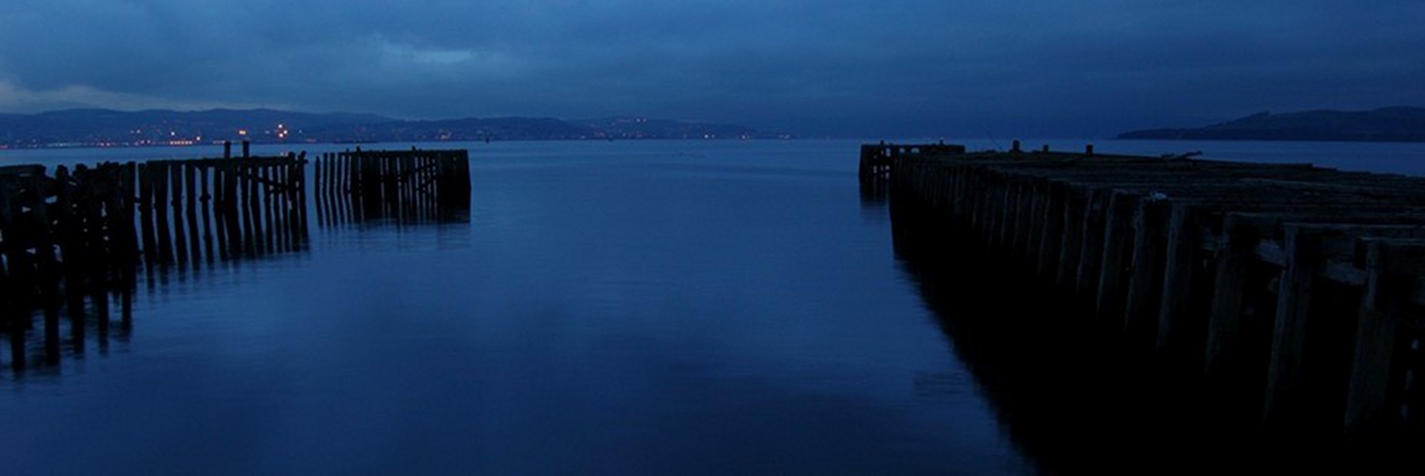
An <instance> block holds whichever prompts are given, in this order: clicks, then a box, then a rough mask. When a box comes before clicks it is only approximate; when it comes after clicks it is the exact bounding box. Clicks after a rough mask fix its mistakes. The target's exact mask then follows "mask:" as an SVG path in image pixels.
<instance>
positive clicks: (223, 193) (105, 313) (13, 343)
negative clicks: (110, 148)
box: [0, 141, 470, 370]
mask: <svg viewBox="0 0 1425 476" xmlns="http://www.w3.org/2000/svg"><path fill="white" fill-rule="evenodd" d="M247 145H248V143H247V141H244V142H243V155H242V156H241V157H225V158H222V159H194V160H159V161H149V162H143V163H133V162H130V163H125V164H116V163H104V164H101V165H99V166H97V167H88V166H84V165H79V166H76V167H74V168H73V170H72V171H71V169H70V168H68V167H63V166H61V167H58V168H56V169H55V173H54V175H53V176H49V175H46V173H45V167H44V166H40V165H23V166H10V167H0V310H3V312H4V316H3V320H0V324H3V326H4V327H3V329H4V330H6V331H8V333H9V337H10V341H9V346H10V349H11V352H10V353H11V355H10V362H9V366H10V367H12V368H14V369H16V370H21V369H24V368H26V367H27V366H28V365H29V364H28V362H30V361H31V360H32V358H31V357H30V355H29V350H32V349H29V348H28V347H27V345H26V342H27V336H29V335H31V334H34V333H35V332H34V330H33V329H32V327H33V325H34V324H33V319H32V317H33V316H32V313H33V312H34V311H35V310H39V309H43V311H44V328H43V331H42V332H41V334H42V335H43V343H44V345H43V348H42V349H37V350H36V351H37V352H38V353H39V354H40V355H42V356H43V360H44V362H45V363H46V364H54V363H58V359H59V356H60V355H61V351H60V348H61V340H63V339H62V338H61V334H63V333H65V331H64V329H65V328H67V333H68V335H69V338H68V339H67V341H68V342H69V343H70V344H69V345H70V352H71V353H73V354H75V355H79V354H82V353H83V349H84V346H85V343H86V339H85V332H86V329H90V328H94V329H97V332H98V334H99V340H98V341H99V343H100V345H101V346H104V345H107V342H108V337H109V327H110V326H109V324H110V319H109V307H110V301H111V300H117V301H118V302H119V304H120V306H121V308H122V309H121V311H120V313H121V316H122V320H121V323H122V325H121V327H120V329H121V331H122V332H127V329H128V328H129V324H130V323H131V319H132V297H133V296H132V295H133V291H134V287H135V286H134V281H135V279H134V278H135V275H136V274H137V268H138V265H139V264H143V265H144V269H145V270H146V271H147V274H148V276H149V279H150V285H153V278H154V275H155V274H156V273H157V274H163V273H166V272H167V271H168V270H172V269H176V270H178V271H183V270H187V269H198V268H199V267H201V266H204V265H212V264H214V263H216V262H219V261H232V260H239V259H250V258H257V257H263V256H269V255H272V254H274V253H281V252H289V251H299V250H304V249H306V248H307V247H308V244H309V243H310V238H309V234H308V231H309V230H308V225H307V224H308V217H307V210H308V205H307V194H308V192H307V188H308V184H307V181H306V177H307V175H306V174H307V172H306V168H307V160H306V157H305V155H306V154H305V153H303V154H288V155H285V156H275V157H252V156H248V150H247ZM224 149H225V151H224V154H225V155H228V154H230V153H231V149H230V144H225V145H224ZM315 169H316V171H317V173H318V176H319V180H318V181H316V182H315V183H316V184H317V189H318V190H319V197H318V198H319V200H318V203H317V206H316V209H317V210H318V211H319V212H320V213H321V214H322V216H324V217H325V220H326V223H336V222H341V221H355V220H369V219H377V218H392V219H397V220H401V221H423V220H432V221H437V220H454V219H459V218H461V217H463V218H464V219H465V220H468V218H469V209H470V168H469V158H468V153H467V152H466V151H464V150H453V151H420V150H411V151H393V152H388V151H372V152H361V151H359V150H358V151H357V152H344V153H340V154H328V155H327V156H326V158H325V160H322V161H319V162H318V163H317V164H316V166H315ZM61 311H63V312H65V313H66V314H67V315H68V317H69V319H67V320H64V321H62V320H61V319H60V314H61Z"/></svg>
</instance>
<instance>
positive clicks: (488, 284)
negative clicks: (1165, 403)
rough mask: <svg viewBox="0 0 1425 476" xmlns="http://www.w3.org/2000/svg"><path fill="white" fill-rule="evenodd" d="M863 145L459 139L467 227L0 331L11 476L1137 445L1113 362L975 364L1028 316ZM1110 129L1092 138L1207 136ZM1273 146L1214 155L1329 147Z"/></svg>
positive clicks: (3, 443) (848, 468)
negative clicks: (107, 324)
mask: <svg viewBox="0 0 1425 476" xmlns="http://www.w3.org/2000/svg"><path fill="white" fill-rule="evenodd" d="M857 145H858V143H857V142H851V141H841V142H835V141H828V142H818V141H795V142H612V143H604V142H572V143H565V142H548V143H539V142H536V143H496V144H488V145H487V144H457V145H456V146H457V147H459V146H465V147H469V148H470V149H471V157H472V169H473V174H474V179H473V197H472V200H471V204H472V210H471V212H470V216H469V221H468V222H459V221H457V222H454V223H443V224H415V225H412V224H399V223H391V222H368V223H360V224H354V225H343V226H338V227H320V226H318V225H317V224H316V223H312V225H311V226H312V238H311V243H310V249H307V250H302V251H295V252H289V253H286V254H282V255H278V256H273V257H267V258H263V259H261V260H257V261H242V262H233V263H227V264H220V265H218V266H214V267H211V268H203V269H201V270H197V271H193V270H189V271H184V272H179V271H169V272H167V273H161V274H155V278H154V280H153V282H152V283H151V284H150V283H146V282H143V280H141V282H140V283H139V285H138V286H139V289H138V293H137V297H136V298H135V301H134V312H133V318H132V321H133V322H132V329H128V330H122V329H120V330H114V331H111V332H110V333H109V334H108V335H102V334H101V333H98V332H94V331H93V330H92V329H91V330H90V331H89V332H86V333H84V334H83V335H82V336H81V338H80V339H78V340H76V339H74V338H73V337H71V336H73V335H75V334H73V333H67V332H66V333H62V335H63V336H64V338H63V340H62V342H61V349H62V352H63V353H64V355H63V356H62V358H61V359H59V361H58V363H57V364H53V365H46V364H43V363H42V362H43V361H44V358H43V357H42V356H41V354H43V346H42V343H41V342H37V341H39V340H41V339H38V338H35V335H34V334H35V333H38V332H39V327H42V326H38V325H37V326H36V329H35V330H33V331H31V335H30V338H29V339H28V340H27V341H26V342H25V346H26V349H25V352H26V353H27V354H28V355H33V356H35V357H34V358H31V359H28V361H29V362H30V363H29V364H28V365H29V366H28V367H27V368H26V369H24V370H23V371H14V370H11V369H9V367H10V363H11V357H10V356H11V352H10V349H9V348H8V346H10V345H12V343H11V342H13V341H9V342H4V343H0V349H3V350H4V351H3V352H0V361H3V362H4V368H5V370H0V422H3V431H0V461H3V465H0V467H3V468H4V469H2V470H0V472H3V473H4V474H271V473H286V474H304V473H311V474H331V473H339V474H353V473H355V474H363V473H379V474H392V473H473V472H481V473H576V472H577V473H582V472H594V471H597V472H614V473H677V474H681V473H719V474H728V473H734V474H735V473H753V472H755V473H767V472H778V473H802V474H809V473H816V474H820V473H843V474H868V473H895V474H903V473H940V474H947V473H948V474H1021V473H1035V472H1039V471H1041V470H1044V469H1048V470H1053V469H1055V468H1062V467H1060V466H1057V464H1058V463H1056V461H1058V460H1059V459H1061V458H1062V457H1063V456H1062V455H1060V454H1058V453H1064V452H1066V450H1064V449H1063V448H1064V447H1065V445H1066V443H1065V442H1069V441H1073V440H1075V439H1076V438H1077V437H1076V436H1075V435H1076V432H1080V431H1082V432H1084V434H1085V435H1096V434H1101V433H1102V432H1103V431H1114V432H1118V434H1116V435H1114V436H1113V437H1112V438H1106V439H1105V440H1106V441H1108V442H1114V443H1121V442H1123V441H1130V440H1132V439H1133V438H1134V437H1135V434H1134V433H1133V431H1137V428H1135V427H1131V426H1130V427H1125V426H1109V427H1107V428H1106V429H1104V428H1094V426H1095V422H1096V421H1097V420H1098V418H1099V416H1097V415H1098V414H1097V413H1092V412H1098V411H1101V410H1103V408H1106V407H1116V406H1117V404H1115V403H1114V402H1112V401H1111V400H1110V401H1105V400H1104V399H1103V398H1099V397H1098V396H1095V393H1094V392H1095V391H1096V390H1101V387H1102V386H1101V385H1100V384H1101V383H1102V382H1099V381H1095V380H1093V379H1092V378H1089V377H1083V378H1080V377H1077V376H1076V374H1073V373H1056V374H1055V375H1040V374H1035V373H1033V372H1031V373H1029V374H1025V373H1020V374H1019V375H1020V376H1019V377H1018V379H1019V380H1020V381H1024V380H1026V377H1025V375H1029V376H1030V377H1028V379H1029V380H1033V381H1034V382H1038V383H1034V384H1030V385H1029V387H1030V388H1031V389H1032V392H1031V393H1037V394H1040V396H1041V397H1042V398H1041V400H1042V399H1043V398H1048V399H1049V400H1052V401H1062V402H1069V403H1067V404H1065V405H1078V403H1075V402H1088V403H1086V404H1085V405H1086V406H1083V407H1081V408H1083V409H1084V411H1085V412H1089V413H1083V414H1078V413H1079V412H1076V411H1075V410H1074V408H1076V407H1066V406H1064V405H1059V406H1047V407H1046V406H1044V405H1041V404H1036V403H1034V402H1030V403H1028V404H1026V403H1024V402H1023V401H1024V400H1026V398H1029V399H1031V400H1032V398H1031V397H1032V395H1031V396H1030V397H1026V392H1025V391H1023V390H1019V391H1018V392H1017V393H1016V390H1015V389H1016V388H1020V389H1022V388H1024V387H1025V385H1021V384H1013V385H1011V384H1007V383H1006V379H1003V378H999V377H998V376H996V375H995V374H996V373H997V372H998V371H999V370H997V369H1002V368H1003V367H1004V366H1003V365H996V364H994V362H989V363H986V362H987V361H986V360H984V359H980V360H978V361H976V360H975V356H984V355H990V356H993V355H994V354H995V353H996V350H995V349H993V348H982V349H971V348H967V347H966V345H965V344H964V343H963V342H962V343H961V344H957V343H956V339H957V337H956V336H960V335H962V334H965V333H973V332H974V331H975V329H966V328H963V327H957V326H956V325H953V324H947V322H952V321H954V319H955V315H956V314H957V313H961V312H968V313H977V314H981V315H983V314H986V313H987V312H988V313H989V314H994V313H995V312H1007V311H1005V309H1017V308H1015V307H1012V306H1011V307H1007V308H1000V307H993V306H989V307H987V306H985V305H984V303H975V302H974V301H975V300H976V296H974V295H973V294H974V293H973V292H970V293H969V294H970V295H965V292H966V291H965V290H967V289H968V290H971V291H973V290H974V289H975V287H974V286H973V284H974V281H975V279H974V275H973V274H971V275H969V276H968V278H967V276H966V275H961V276H958V277H955V278H953V279H951V278H945V277H944V267H941V268H937V269H935V270H929V269H928V268H927V266H928V265H926V264H925V263H922V262H921V261H922V260H921V259H920V258H917V257H916V256H915V255H914V253H910V254H909V255H908V253H909V252H907V250H906V245H905V244H904V243H900V246H899V249H898V247H897V246H895V245H896V243H893V239H892V229H891V220H890V211H889V210H888V209H887V206H886V204H885V203H884V202H883V201H881V198H879V197H874V196H867V197H863V196H862V194H861V191H860V190H859V188H858V183H857V179H856V177H855V169H856V161H857V155H856V154H857V152H858V149H857ZM1028 145H1031V146H1032V145H1035V144H1034V143H1029V144H1028ZM1117 146H1118V147H1117V148H1115V147H1114V144H1113V143H1108V144H1100V145H1099V150H1101V151H1106V152H1135V153H1152V154H1158V153H1165V152H1185V151H1186V150H1192V149H1200V148H1202V145H1201V144H1200V143H1143V142H1133V143H1128V142H1125V143H1119V144H1117ZM391 147H393V148H394V147H400V146H399V145H397V146H391ZM983 147H990V145H989V144H972V148H983ZM1231 147H1236V149H1232V148H1231ZM1244 147H1245V149H1244ZM1254 147H1255V148H1256V149H1254ZM1282 147H1284V146H1282V145H1271V144H1266V145H1263V144H1250V143H1247V144H1245V145H1243V144H1234V145H1231V146H1229V148H1228V150H1229V151H1236V153H1237V154H1238V155H1236V156H1233V155H1232V154H1231V153H1223V154H1218V155H1223V156H1227V158H1236V159H1244V158H1247V159H1256V160H1268V161H1302V160H1289V159H1291V158H1298V157H1301V156H1302V155H1303V154H1308V153H1311V152H1313V151H1315V149H1312V148H1309V147H1308V146H1285V147H1287V148H1288V149H1289V148H1290V147H1299V148H1298V149H1297V151H1298V152H1299V153H1298V154H1291V153H1286V152H1283V151H1282ZM1335 147H1337V148H1338V150H1343V151H1346V152H1351V151H1355V153H1356V154H1357V155H1356V156H1357V157H1374V158H1379V159H1380V160H1376V161H1375V162H1355V163H1354V164H1355V165H1361V164H1366V165H1365V166H1363V167H1356V168H1364V169H1367V170H1378V171H1380V170H1385V171H1399V172H1411V173H1416V172H1418V170H1417V169H1418V168H1419V167H1420V165H1419V159H1420V158H1421V157H1422V155H1421V154H1420V149H1421V147H1420V146H1401V147H1395V148H1392V146H1389V145H1376V146H1357V145H1336V146H1335ZM332 148H333V146H319V147H315V148H310V149H308V150H309V151H311V152H319V151H322V150H329V149H332ZM155 151H157V152H155ZM278 151H279V150H278V149H275V148H274V149H272V150H265V148H259V150H258V151H257V152H260V153H269V152H278ZM1317 152H1319V151H1317ZM47 153H48V155H46V154H47ZM144 153H145V150H138V149H126V150H122V151H100V150H84V151H58V152H54V151H23V152H15V151H10V152H7V155H3V156H0V160H3V161H4V162H8V163H21V162H46V163H51V164H58V163H74V162H81V161H93V160H100V159H118V158H124V157H126V156H127V157H134V158H139V157H148V156H143V155H142V154H144ZM148 153H149V154H150V155H149V156H151V157H160V156H167V155H171V154H172V153H173V152H172V150H171V149H157V150H148ZM202 153H203V152H202V151H198V152H190V153H188V154H186V155H197V154H202ZM1347 155H1349V154H1347ZM1332 157H1340V154H1337V155H1333V156H1332ZM1306 161H1312V160H1306ZM1348 163H1349V162H1348ZM1333 165H1338V166H1339V165H1340V164H1333ZM932 247H933V245H932ZM898 251H899V253H898ZM938 259H939V258H937V260H938ZM947 280H949V281H953V282H956V283H957V286H956V288H957V289H959V290H960V293H961V294H960V295H957V296H955V297H952V298H946V296H944V295H941V294H940V293H938V292H936V291H935V290H934V289H933V288H934V287H935V286H936V285H937V283H943V282H944V281H947ZM1021 299H1024V300H1030V301H1032V300H1035V299H1037V298H1036V297H1034V296H1022V297H1021ZM966 303H968V304H966ZM115 307H116V306H115ZM1042 311H1043V310H1039V311H1035V312H1042ZM1013 317H1014V316H1006V318H1013ZM1005 322H1012V321H1005ZM65 325H69V324H68V322H67V321H66V323H65ZM86 325H87V326H90V327H93V326H96V325H97V324H96V323H95V322H94V320H93V319H90V320H89V321H88V323H87V324H86ZM1006 325H1010V324H1006ZM1041 338H1042V337H1041ZM1046 340H1049V339H1046ZM957 345H958V347H957ZM967 362H969V363H968V364H967ZM1013 364H1014V365H1012V366H1028V367H1035V368H1041V367H1043V366H1039V365H1036V364H1033V363H1029V364H1026V363H1024V362H1013ZM971 368H975V369H977V371H976V372H975V373H973V374H972V373H971V371H970V370H969V369H971ZM1048 368H1051V369H1060V368H1062V367H1053V366H1049V367H1048ZM1070 370H1072V369H1070ZM1053 372H1057V370H1054V371H1053ZM1009 380H1013V379H1009ZM1055 392H1063V393H1064V394H1065V395H1068V396H1070V397H1072V398H1057V397H1054V396H1052V395H1050V396H1047V397H1045V396H1044V395H1045V394H1048V393H1055ZM1093 402H1099V404H1098V405H1097V406H1095V405H1094V404H1093ZM1036 412H1039V413H1036ZM1043 412H1049V413H1050V414H1048V415H1045V414H1043ZM1066 413H1075V414H1074V415H1066ZM1127 417H1128V418H1131V417H1132V415H1131V414H1129V415H1128V416H1127ZM1026 428H1028V429H1027V430H1026ZM1095 432H1098V433H1095ZM1087 438H1088V439H1089V440H1091V441H1087V442H1082V441H1081V442H1080V443H1079V444H1081V445H1083V446H1084V447H1091V446H1093V445H1094V442H1095V441H1097V440H1098V437H1095V436H1089V437H1087ZM1070 447H1072V445H1070ZM1099 451H1100V452H1099V453H1097V454H1095V453H1093V452H1089V454H1088V456H1087V457H1088V458H1098V457H1112V456H1111V455H1113V454H1114V450H1113V449H1112V448H1100V450H1099ZM1073 452H1074V453H1076V454H1077V453H1082V452H1079V451H1077V450H1074V451H1073ZM1103 455H1109V456H1103Z"/></svg>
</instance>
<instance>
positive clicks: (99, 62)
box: [0, 0, 1425, 129]
mask: <svg viewBox="0 0 1425 476" xmlns="http://www.w3.org/2000/svg"><path fill="white" fill-rule="evenodd" d="M6 2H7V5H6V13H5V15H3V16H0V80H5V81H8V82H9V83H10V84H11V85H12V87H14V88H22V89H24V90H28V91H62V90H66V89H67V88H79V89H78V90H85V89H84V88H88V89H92V90H94V91H100V92H107V93H112V94H113V95H115V96H114V97H106V96H104V95H102V94H100V95H93V94H91V95H88V96H85V95H83V94H74V96H76V97H82V98H86V100H92V101H94V102H93V103H92V105H96V106H106V105H107V106H114V105H116V104H130V105H136V102H142V100H143V98H148V99H149V100H152V101H153V103H154V104H174V103H177V104H186V103H191V104H206V103H243V104H285V105H290V106H291V107H297V108H302V109H312V110H353V111H365V112H378V113H383V114H389V115H395V116H403V117H450V116H467V115H482V116H489V115H552V116H561V117H580V116H598V115H606V114H644V115H659V116H668V117H681V118H695V119H706V120H736V121H744V122H753V123H769V124H771V123H780V124H792V125H795V124H797V123H805V124H810V123H839V124H843V125H845V126H846V127H847V128H850V129H854V128H856V127H857V126H858V124H872V123H876V124H886V127H887V128H895V127H907V128H908V127H912V126H914V127H920V128H947V127H958V126H956V125H957V124H959V125H963V124H973V123H976V120H977V119H978V122H979V123H990V122H997V121H1002V122H1006V123H1009V124H1012V123H1015V122H1016V119H1015V118H1020V119H1022V121H1020V122H1022V123H1028V122H1034V121H1040V122H1044V121H1048V122H1055V121H1058V122H1064V123H1075V122H1077V123H1089V122H1094V121H1098V122H1097V123H1103V124H1104V125H1103V126H1102V127H1103V128H1109V127H1116V126H1112V125H1109V124H1107V123H1108V122H1113V121H1114V120H1115V119H1114V118H1133V119H1132V120H1133V121H1140V120H1142V118H1148V119H1149V120H1152V119H1153V118H1157V119H1158V120H1168V119H1173V118H1181V117H1217V118H1226V117H1232V116H1235V115H1238V114H1242V113H1247V112H1253V111H1257V110H1261V109H1275V110H1283V109H1292V108H1314V107H1335V108H1368V107H1375V106H1381V105H1388V104H1425V85H1422V82H1421V81H1419V79H1418V78H1420V77H1425V60H1422V59H1421V57H1420V56H1419V55H1418V53H1416V51H1417V50H1418V46H1419V45H1421V44H1425V30H1422V29H1419V28H1418V27H1417V26H1418V23H1419V20H1420V19H1422V18H1425V4H1415V3H1406V2H1389V1H1357V2H1346V1H1326V0H1303V1H1294V2H1288V1H1230V2H1229V1H1225V0H1199V1H1172V2H1169V1H1154V0H1147V1H1144V0H1139V1H1129V0H1086V1H1082V2H1049V1H1029V0H1002V1H990V0H965V1H949V2H947V1H932V0H886V1H882V2H864V1H849V0H827V1H810V0H805V1H798V0H786V1H774V0H755V1H754V0H720V1H707V0H691V1H683V2H661V1H635V0H605V1H582V0H549V1H535V0H524V1H514V0H488V1H483V2H479V3H471V2H458V1H444V0H425V1H414V2H401V3H393V2H384V1H375V0H350V1H337V0H315V1H293V2H287V1H272V0H256V1H244V2H237V1H220V0H213V1H207V2H188V1H178V0H150V1H147V2H142V3H139V2H110V1H97V0H91V1H84V0H47V1H40V0H6ZM115 98H129V99H128V100H127V102H125V101H117V100H116V99H115ZM14 103H16V101H13V100H12V101H10V104H14ZM0 109H3V110H15V109H13V108H12V106H6V105H4V104H0ZM1075 118H1077V119H1078V120H1075ZM1085 119H1091V120H1087V121H1086V120H1085Z"/></svg>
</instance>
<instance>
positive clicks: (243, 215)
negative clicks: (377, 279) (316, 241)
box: [138, 154, 308, 267]
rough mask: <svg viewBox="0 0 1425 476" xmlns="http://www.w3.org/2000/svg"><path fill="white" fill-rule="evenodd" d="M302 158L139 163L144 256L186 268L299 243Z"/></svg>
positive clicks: (303, 233) (302, 237)
mask: <svg viewBox="0 0 1425 476" xmlns="http://www.w3.org/2000/svg"><path fill="white" fill-rule="evenodd" d="M305 164H306V159H305V156H304V155H297V154H289V155H286V156H279V157H245V158H239V159H198V160H165V161H152V162H145V163H143V164H139V166H138V167H139V170H138V211H139V224H140V225H139V227H140V232H141V233H140V236H141V237H142V242H143V248H142V249H143V250H144V253H143V256H144V260H145V262H146V263H149V264H150V265H170V264H176V265H178V266H179V267H187V266H190V265H192V266H197V265H198V264H199V263H203V262H207V263H212V262H214V261H215V260H229V259H235V258H241V257H250V256H258V255H263V254H269V253H273V252H279V251H287V250H296V249H301V248H304V247H305V246H306V244H307V241H308V233H307V232H308V230H307V225H306V224H307V217H306V213H307V207H306V192H305V189H304V187H305V185H304V184H305V180H304V178H305V174H306V172H305Z"/></svg>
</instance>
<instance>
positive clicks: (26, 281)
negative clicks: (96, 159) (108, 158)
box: [0, 163, 138, 369]
mask: <svg viewBox="0 0 1425 476" xmlns="http://www.w3.org/2000/svg"><path fill="white" fill-rule="evenodd" d="M134 176H135V169H134V166H133V164H114V163H104V164H100V165H98V166H95V167H90V166H86V165H79V166H76V167H74V168H73V169H72V170H71V169H70V168H68V167H64V166H61V167H58V168H56V170H55V173H54V176H53V177H50V176H47V175H45V168H44V167H43V166H37V165H36V166H16V167H4V168H0V306H3V313H4V316H3V321H4V322H3V324H4V327H5V328H6V329H7V330H8V331H9V334H10V344H11V352H10V358H11V361H10V366H11V367H13V368H16V369H20V368H23V367H24V366H25V365H26V362H28V360H29V358H28V357H27V356H26V355H25V348H24V345H23V344H24V340H25V339H24V336H25V334H26V333H28V332H31V323H30V320H29V313H30V310H32V309H39V308H43V310H44V321H43V323H44V326H43V336H44V340H43V342H44V345H43V350H44V358H43V361H44V362H57V361H58V359H59V355H60V343H61V337H60V332H61V331H60V329H61V326H62V325H64V324H65V323H66V322H64V321H62V320H61V319H60V317H61V307H67V308H68V309H69V311H68V312H67V313H66V314H67V315H68V317H69V319H68V320H67V324H68V325H69V332H68V334H69V339H68V341H69V342H70V343H71V344H72V347H71V349H70V352H71V353H74V354H81V353H83V352H84V342H85V329H86V327H87V325H88V319H87V314H86V311H85V309H86V306H88V307H90V308H92V309H93V310H94V312H95V313H98V312H100V311H103V312H104V313H105V314H106V316H107V311H108V306H107V299H108V294H107V293H108V292H109V290H111V289H119V288H122V287H124V286H126V285H128V284H130V283H132V276H133V265H134V264H135V263H136V258H137V250H138V248H137V243H136V242H135V241H134V236H135V229H134V220H133V214H132V210H133V208H132V206H133V201H132V198H131V197H132V196H133V193H134V188H133V183H134ZM86 298H88V299H91V300H92V305H86ZM96 325H97V326H98V327H99V328H100V330H101V332H100V335H101V336H107V331H108V323H107V317H105V319H104V320H100V321H98V322H97V324H96Z"/></svg>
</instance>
